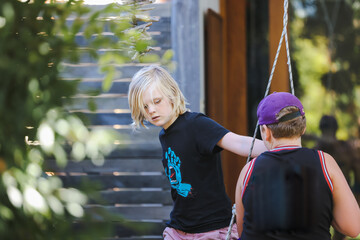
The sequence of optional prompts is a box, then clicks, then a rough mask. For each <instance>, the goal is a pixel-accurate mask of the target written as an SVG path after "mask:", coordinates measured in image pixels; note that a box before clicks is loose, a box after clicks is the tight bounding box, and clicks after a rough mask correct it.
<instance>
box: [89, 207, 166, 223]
mask: <svg viewBox="0 0 360 240" xmlns="http://www.w3.org/2000/svg"><path fill="white" fill-rule="evenodd" d="M100 210H106V211H107V212H110V213H112V214H114V215H115V216H114V217H113V218H112V217H109V218H107V219H106V220H107V221H116V220H117V217H116V215H118V216H121V217H123V218H125V219H127V220H134V221H139V220H148V219H154V220H168V219H169V218H170V212H171V210H172V206H162V205H153V206H152V205H149V206H144V205H123V206H87V207H85V211H87V212H88V213H92V212H95V213H96V212H97V211H100Z"/></svg>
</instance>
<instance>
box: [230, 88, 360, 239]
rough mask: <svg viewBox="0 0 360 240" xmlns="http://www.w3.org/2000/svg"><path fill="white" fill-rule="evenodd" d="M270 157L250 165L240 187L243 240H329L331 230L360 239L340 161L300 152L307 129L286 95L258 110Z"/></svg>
mask: <svg viewBox="0 0 360 240" xmlns="http://www.w3.org/2000/svg"><path fill="white" fill-rule="evenodd" d="M257 115H258V119H259V125H260V130H261V137H262V139H263V141H264V142H265V145H266V147H267V148H268V149H269V151H266V152H264V153H262V154H261V155H260V156H258V157H257V158H255V159H253V160H252V161H250V162H249V163H248V164H247V165H245V167H244V168H243V170H242V171H241V173H240V176H239V179H238V183H237V187H236V213H237V216H236V219H237V226H238V232H239V236H240V237H241V240H248V239H251V240H277V239H287V240H298V239H303V240H305V239H308V240H314V239H321V240H330V239H331V235H330V225H332V226H333V227H334V228H335V229H337V230H338V231H340V232H342V233H344V234H345V235H348V236H352V237H356V236H357V235H358V234H359V233H360V209H359V206H358V205H357V202H356V200H355V198H354V196H353V194H352V192H351V190H350V188H349V186H348V184H347V182H346V180H345V177H344V175H343V174H342V172H341V170H340V168H339V166H338V165H337V164H336V162H335V160H334V159H333V158H332V157H331V156H330V155H329V154H327V153H325V152H322V151H317V150H314V149H308V148H303V147H302V146H301V136H302V135H303V134H304V132H305V129H306V119H305V112H304V108H303V106H302V104H301V102H300V100H299V99H297V98H296V97H295V96H294V95H292V94H290V93H285V92H275V93H272V94H270V95H269V96H267V97H266V98H264V99H263V100H262V101H261V102H260V104H259V106H258V110H257Z"/></svg>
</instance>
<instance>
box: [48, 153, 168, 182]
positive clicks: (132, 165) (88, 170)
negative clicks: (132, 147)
mask: <svg viewBox="0 0 360 240" xmlns="http://www.w3.org/2000/svg"><path fill="white" fill-rule="evenodd" d="M45 169H46V171H51V172H55V173H65V174H70V173H85V174H89V175H90V174H96V173H98V174H109V173H110V174H118V173H125V172H129V173H149V172H163V171H164V169H163V166H162V163H161V158H148V159H146V158H139V159H138V158H109V157H108V158H106V159H105V162H104V164H103V165H100V166H98V165H95V164H94V163H93V162H92V161H91V160H89V159H86V160H83V161H80V162H75V161H68V163H67V165H66V166H65V168H61V167H58V166H57V165H56V161H55V160H54V159H48V160H46V162H45ZM114 176H115V175H114ZM130 179H131V177H130Z"/></svg>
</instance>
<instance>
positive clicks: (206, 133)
mask: <svg viewBox="0 0 360 240" xmlns="http://www.w3.org/2000/svg"><path fill="white" fill-rule="evenodd" d="M193 131H194V133H195V137H196V144H197V147H198V149H199V151H200V153H201V154H213V153H216V152H219V151H221V150H222V148H220V147H218V146H217V145H216V144H217V143H218V142H219V141H220V140H221V139H222V138H223V137H224V136H225V135H226V134H227V133H228V132H229V130H227V129H226V128H224V127H223V126H221V125H220V124H218V123H217V122H215V121H214V120H212V119H210V118H209V117H207V116H206V115H204V114H198V115H197V116H196V117H195V119H194V124H193Z"/></svg>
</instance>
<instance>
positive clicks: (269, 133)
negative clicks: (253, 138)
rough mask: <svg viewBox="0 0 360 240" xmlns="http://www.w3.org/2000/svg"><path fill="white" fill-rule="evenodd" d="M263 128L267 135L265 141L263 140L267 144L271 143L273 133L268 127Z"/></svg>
mask: <svg viewBox="0 0 360 240" xmlns="http://www.w3.org/2000/svg"><path fill="white" fill-rule="evenodd" d="M262 127H263V131H264V133H265V134H264V135H265V139H263V140H265V141H267V142H270V140H271V137H272V132H271V130H270V128H268V127H267V126H266V125H263V126H262Z"/></svg>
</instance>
